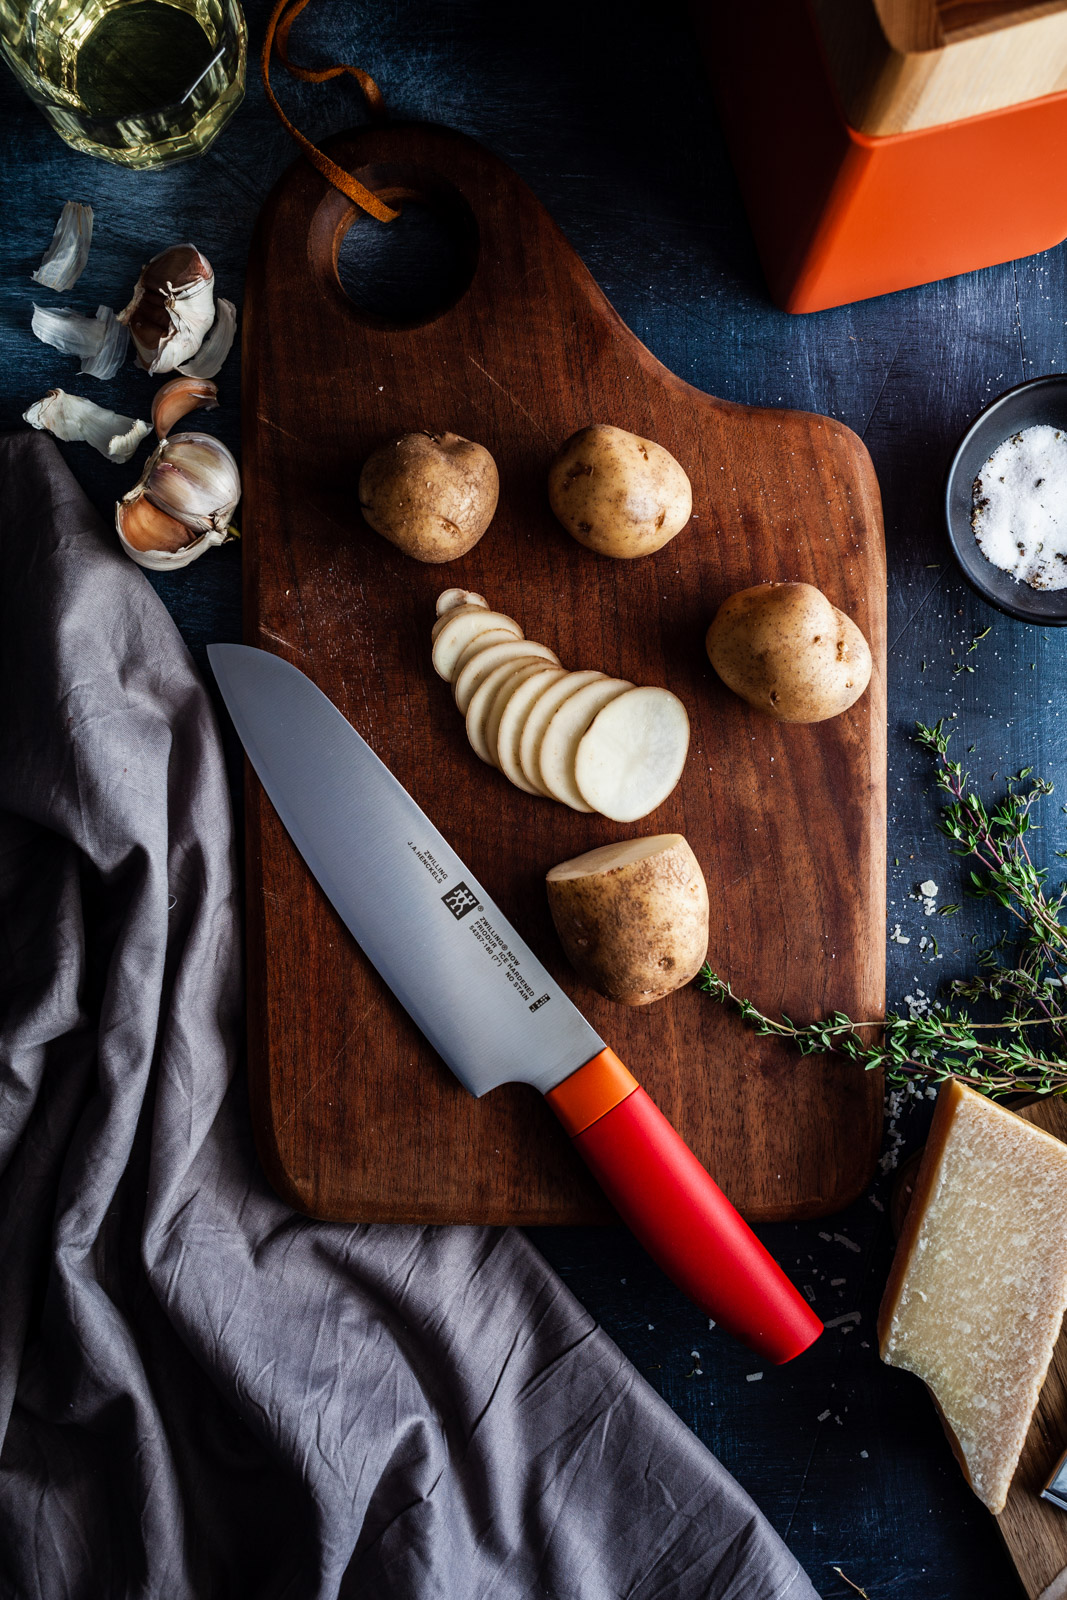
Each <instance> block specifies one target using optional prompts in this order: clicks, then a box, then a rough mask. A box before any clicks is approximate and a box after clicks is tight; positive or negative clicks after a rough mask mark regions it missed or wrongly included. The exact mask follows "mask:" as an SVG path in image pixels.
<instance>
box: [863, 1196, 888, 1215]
mask: <svg viewBox="0 0 1067 1600" xmlns="http://www.w3.org/2000/svg"><path fill="white" fill-rule="evenodd" d="M867 1199H868V1200H869V1201H870V1202H871V1205H872V1206H873V1207H874V1209H875V1210H876V1211H884V1210H885V1206H884V1205H883V1204H882V1202H881V1201H880V1200H879V1198H878V1196H877V1195H876V1194H869V1195H868V1196H867Z"/></svg>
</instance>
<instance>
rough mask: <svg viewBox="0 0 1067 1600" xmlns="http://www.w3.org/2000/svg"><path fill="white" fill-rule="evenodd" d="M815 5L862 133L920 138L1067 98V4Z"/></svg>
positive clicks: (926, 0) (833, 71) (963, 0)
mask: <svg viewBox="0 0 1067 1600" xmlns="http://www.w3.org/2000/svg"><path fill="white" fill-rule="evenodd" d="M811 4H812V10H813V14H814V17H815V21H816V25H817V27H818V30H819V34H820V36H821V40H822V45H823V49H824V52H825V56H826V62H827V67H828V69H829V72H830V76H831V78H832V79H833V81H834V85H835V87H836V90H837V94H838V97H839V99H840V101H841V105H842V109H843V111H844V114H845V118H846V120H847V122H848V123H849V124H850V125H851V127H853V128H854V129H855V130H856V131H857V132H858V133H863V134H868V135H873V136H876V137H880V136H884V135H887V134H895V133H913V132H915V131H916V130H918V129H920V128H933V127H941V126H943V125H944V124H946V123H950V122H958V121H961V120H963V119H965V118H968V117H977V116H981V115H982V114H983V113H985V112H989V111H999V110H1001V109H1003V108H1004V107H1005V106H1013V105H1019V104H1021V103H1023V102H1024V101H1028V100H1037V99H1040V98H1041V97H1042V96H1044V95H1049V94H1057V93H1059V92H1060V90H1062V89H1067V0H1046V3H1044V4H1029V5H1023V4H1020V3H1018V0H811ZM1034 158H1035V160H1039V159H1040V154H1039V153H1038V152H1035V157H1034ZM979 203H980V202H979V201H978V200H977V199H976V204H979Z"/></svg>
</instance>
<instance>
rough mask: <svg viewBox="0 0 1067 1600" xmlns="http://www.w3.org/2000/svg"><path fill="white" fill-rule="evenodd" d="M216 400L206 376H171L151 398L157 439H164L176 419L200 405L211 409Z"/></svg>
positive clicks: (217, 394) (214, 390) (207, 409)
mask: <svg viewBox="0 0 1067 1600" xmlns="http://www.w3.org/2000/svg"><path fill="white" fill-rule="evenodd" d="M218 403H219V391H218V388H217V387H216V385H215V384H213V383H212V382H211V381H210V379H208V378H172V379H171V380H170V382H169V383H165V384H164V385H163V387H162V388H161V389H159V390H158V391H157V393H156V397H155V399H154V400H153V401H152V426H153V428H155V430H156V433H157V434H158V435H159V437H160V438H161V439H165V438H166V437H167V434H168V433H169V432H170V430H171V429H172V428H173V426H174V424H175V423H176V422H180V421H181V419H182V418H183V417H186V416H188V415H189V412H190V411H195V410H196V409H197V407H198V406H202V407H203V408H204V410H205V411H214V410H216V409H217V407H218Z"/></svg>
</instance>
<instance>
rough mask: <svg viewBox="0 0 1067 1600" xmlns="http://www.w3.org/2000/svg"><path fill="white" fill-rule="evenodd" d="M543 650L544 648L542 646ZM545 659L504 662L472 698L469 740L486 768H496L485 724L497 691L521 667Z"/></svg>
mask: <svg viewBox="0 0 1067 1600" xmlns="http://www.w3.org/2000/svg"><path fill="white" fill-rule="evenodd" d="M542 648H544V647H543V646H542ZM543 659H544V658H543V657H541V656H534V655H530V656H527V657H525V658H523V657H518V658H516V659H515V660H513V661H505V662H503V664H502V665H501V666H499V667H494V668H493V670H492V672H490V674H489V676H488V677H487V678H483V679H482V682H481V683H480V684H479V685H478V687H477V689H475V691H474V693H473V695H472V696H471V700H470V704H469V706H468V707H467V738H468V739H469V740H470V745H471V749H472V750H473V751H474V753H475V755H476V756H479V757H480V758H481V760H482V761H484V762H485V764H486V766H489V767H492V766H495V762H494V761H493V758H492V756H491V755H490V754H489V748H488V746H487V745H486V742H485V724H486V720H487V719H488V716H489V713H490V711H491V710H492V708H493V699H494V697H495V695H496V692H497V690H498V689H499V688H500V685H501V684H502V683H503V682H504V680H505V679H506V678H509V677H510V676H511V674H512V673H513V672H515V671H517V670H518V668H519V667H524V666H526V665H527V663H528V662H534V661H541V660H543Z"/></svg>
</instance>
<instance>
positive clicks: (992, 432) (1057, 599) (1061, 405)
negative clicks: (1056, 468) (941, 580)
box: [945, 374, 1067, 627]
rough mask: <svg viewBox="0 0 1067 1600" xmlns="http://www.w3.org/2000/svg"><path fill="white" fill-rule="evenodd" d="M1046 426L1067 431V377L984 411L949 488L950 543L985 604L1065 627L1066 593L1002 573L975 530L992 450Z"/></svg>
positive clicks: (955, 461)
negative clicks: (977, 490) (979, 487)
mask: <svg viewBox="0 0 1067 1600" xmlns="http://www.w3.org/2000/svg"><path fill="white" fill-rule="evenodd" d="M1039 423H1048V424H1049V425H1050V426H1051V427H1053V428H1064V429H1067V374H1064V376H1062V377H1059V376H1053V377H1049V378H1031V380H1030V382H1029V383H1020V384H1019V386H1018V387H1017V388H1015V389H1007V390H1006V391H1005V392H1004V394H1002V395H998V397H997V399H996V400H994V401H993V402H992V403H991V404H990V405H988V406H986V408H985V410H984V411H982V412H980V413H979V415H978V416H977V417H976V418H975V420H974V421H973V422H972V423H971V425H970V427H969V428H968V429H967V432H966V433H965V434H964V435H963V438H962V439H961V440H960V443H959V447H958V448H957V450H956V454H955V455H954V456H953V457H952V465H951V466H950V467H949V469H948V480H947V482H946V484H945V521H946V523H947V524H948V537H949V543H950V544H951V546H952V550H953V553H954V555H955V557H956V560H957V561H958V562H959V564H960V566H961V567H962V568H963V575H964V577H965V578H966V579H967V581H968V582H969V583H970V584H971V585H972V587H973V588H975V589H977V590H978V593H979V594H980V595H981V596H982V599H983V600H988V602H989V604H990V605H991V606H996V608H997V610H998V611H1005V612H1007V614H1008V616H1009V617H1017V618H1018V619H1019V621H1020V622H1036V623H1039V624H1041V625H1042V626H1044V627H1064V626H1067V589H1031V587H1030V585H1029V584H1028V583H1021V582H1020V581H1019V579H1018V578H1013V577H1012V576H1011V574H1010V573H1007V572H1002V571H1001V569H1000V568H999V567H995V566H994V565H993V563H992V562H991V561H987V560H986V558H985V556H984V555H983V554H982V551H981V547H980V546H979V543H978V540H977V539H976V538H975V536H974V530H973V528H972V527H971V511H972V509H973V492H972V491H973V489H974V480H975V478H977V476H978V474H979V473H980V472H981V470H982V468H983V467H984V466H985V464H986V462H987V461H988V460H989V458H990V456H991V455H992V454H993V451H994V450H995V449H996V448H997V446H998V445H999V444H1003V442H1004V440H1005V439H1010V437H1011V435H1012V434H1013V433H1019V432H1020V431H1021V430H1022V429H1023V428H1033V427H1036V426H1037V425H1038V424H1039Z"/></svg>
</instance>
